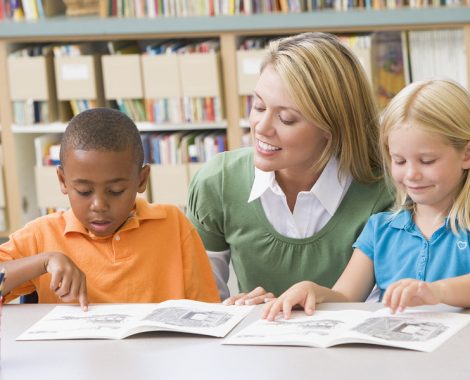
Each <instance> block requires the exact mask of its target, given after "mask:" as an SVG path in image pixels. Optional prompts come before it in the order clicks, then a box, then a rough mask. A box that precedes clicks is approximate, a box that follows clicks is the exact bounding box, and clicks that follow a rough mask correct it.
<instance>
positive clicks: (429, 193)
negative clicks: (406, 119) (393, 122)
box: [388, 126, 470, 214]
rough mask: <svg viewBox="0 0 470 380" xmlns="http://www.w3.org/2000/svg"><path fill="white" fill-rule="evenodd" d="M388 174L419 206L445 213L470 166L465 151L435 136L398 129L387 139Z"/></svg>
mask: <svg viewBox="0 0 470 380" xmlns="http://www.w3.org/2000/svg"><path fill="white" fill-rule="evenodd" d="M388 146H389V153H390V157H391V174H392V177H393V179H394V181H395V183H396V185H397V186H398V187H399V188H401V189H402V190H403V191H405V192H406V193H407V194H408V196H409V197H410V198H411V199H412V200H413V201H414V202H415V203H416V206H417V207H418V208H419V207H431V208H432V209H434V210H436V211H437V212H443V213H444V214H446V213H447V212H448V211H449V209H450V207H451V206H452V204H453V202H454V199H455V197H456V196H457V194H458V192H459V191H460V188H461V182H462V176H463V172H464V170H465V169H468V168H469V167H470V158H469V155H468V153H466V152H467V149H464V150H462V151H459V150H457V149H455V148H454V147H453V146H452V145H450V144H448V143H446V141H445V140H444V139H443V138H441V137H439V136H436V135H434V134H431V133H429V132H425V131H424V130H422V129H420V128H417V127H406V126H400V127H398V128H395V129H394V130H392V131H391V132H390V135H389V137H388Z"/></svg>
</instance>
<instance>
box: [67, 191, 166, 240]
mask: <svg viewBox="0 0 470 380" xmlns="http://www.w3.org/2000/svg"><path fill="white" fill-rule="evenodd" d="M63 215H64V220H65V228H64V235H66V234H68V233H69V232H78V233H81V234H83V235H87V236H90V237H92V238H94V239H101V237H100V238H98V237H96V236H95V235H93V234H91V233H90V232H89V231H88V230H87V229H86V228H85V226H84V225H83V224H82V223H81V222H80V221H79V220H78V219H77V217H76V216H75V214H74V213H73V211H72V209H69V210H67V211H66V212H64V214H63ZM166 217H167V212H166V209H165V208H164V207H163V206H161V205H158V204H150V203H148V202H147V201H146V200H144V199H142V198H137V199H136V201H135V206H134V209H133V210H132V211H131V212H130V214H129V218H128V219H127V221H126V222H125V223H124V225H122V226H121V228H120V229H119V230H118V231H119V232H121V231H125V230H130V229H133V228H137V227H139V225H140V222H141V221H143V220H146V219H164V218H166ZM118 231H116V232H118ZM104 238H107V237H104Z"/></svg>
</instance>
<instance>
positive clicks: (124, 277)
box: [0, 198, 220, 303]
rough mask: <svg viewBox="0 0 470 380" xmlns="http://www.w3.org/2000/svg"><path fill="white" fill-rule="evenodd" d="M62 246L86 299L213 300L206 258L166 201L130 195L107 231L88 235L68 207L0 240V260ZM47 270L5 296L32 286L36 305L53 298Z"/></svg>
mask: <svg viewBox="0 0 470 380" xmlns="http://www.w3.org/2000/svg"><path fill="white" fill-rule="evenodd" d="M52 251H55V252H62V253H64V254H65V255H67V256H68V257H70V258H71V259H72V260H73V262H74V263H75V264H76V265H77V266H78V267H79V268H80V269H81V270H82V271H83V272H84V273H85V275H86V281H87V289H88V299H89V301H90V302H97V303H98V302H99V303H101V302H110V303H111V302H112V303H121V302H122V303H127V302H161V301H165V300H168V299H180V298H186V299H192V300H199V301H206V302H220V298H219V295H218V291H217V286H216V284H215V279H214V275H213V273H212V270H211V267H210V264H209V259H208V257H207V254H206V251H205V249H204V246H203V244H202V242H201V239H200V238H199V235H198V234H197V232H196V230H195V229H194V227H193V226H192V224H191V223H190V222H189V221H188V219H186V217H185V216H184V214H183V213H182V212H181V211H180V210H179V209H178V208H176V207H174V206H171V205H159V204H158V205H157V204H149V203H148V202H146V201H145V200H143V199H140V198H138V199H137V200H136V207H135V210H134V212H133V213H132V215H131V216H130V217H129V219H128V220H127V221H126V223H125V224H124V225H123V226H122V227H121V228H120V229H119V230H118V231H117V232H116V233H115V234H114V235H112V236H109V237H104V238H103V237H95V236H94V235H93V234H90V233H89V232H88V230H86V229H85V227H84V226H83V225H82V224H81V223H80V222H79V221H78V220H77V219H76V218H75V215H74V214H73V212H72V210H69V211H65V212H57V213H54V214H51V215H47V216H43V217H40V218H38V219H36V220H34V221H32V222H30V223H28V224H26V226H25V227H23V228H22V229H20V230H18V231H16V232H15V233H13V234H12V235H11V236H10V240H9V241H8V242H7V243H5V244H3V245H1V246H0V261H7V260H11V259H19V258H22V257H27V256H31V255H35V254H38V253H42V252H52ZM50 280H51V276H50V275H49V274H48V273H47V274H45V275H43V276H40V277H38V278H35V279H33V280H31V281H28V282H27V283H25V284H23V285H21V286H19V287H17V288H16V289H14V290H13V291H12V292H11V293H10V294H9V295H8V296H7V297H6V299H7V301H8V300H11V299H13V298H16V297H17V296H19V295H23V294H28V293H31V292H32V291H34V290H36V291H37V292H38V296H39V302H41V303H59V302H60V300H58V298H57V297H56V295H55V294H54V293H53V292H52V291H51V289H50V288H49V285H50Z"/></svg>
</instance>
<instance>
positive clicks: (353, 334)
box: [224, 309, 470, 352]
mask: <svg viewBox="0 0 470 380" xmlns="http://www.w3.org/2000/svg"><path fill="white" fill-rule="evenodd" d="M469 322H470V315H467V314H460V313H451V312H441V311H432V310H414V309H407V310H406V311H405V312H403V313H398V314H390V311H389V309H379V310H377V311H362V310H341V311H326V310H325V311H324V310H317V311H316V312H315V313H314V314H313V315H312V316H306V315H305V313H304V312H303V311H295V312H293V314H292V318H291V319H288V320H285V319H282V318H280V319H276V320H274V321H272V322H269V321H266V320H258V321H256V322H254V323H252V324H251V325H249V326H247V327H245V328H244V329H242V330H241V331H239V332H238V333H237V334H235V335H233V336H231V337H229V338H228V339H226V340H225V341H224V344H237V345H270V346H276V345H279V346H308V347H320V348H327V347H332V346H336V345H340V344H348V343H364V344H375V345H381V346H390V347H397V348H405V349H410V350H417V351H427V352H430V351H433V350H435V349H436V348H437V347H438V346H440V345H441V344H442V343H444V342H445V341H446V340H448V339H449V338H450V337H451V336H453V335H454V334H456V333H457V332H458V331H459V330H461V329H463V328H464V327H465V326H466V325H467V324H468V323H469Z"/></svg>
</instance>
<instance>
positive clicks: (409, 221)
mask: <svg viewBox="0 0 470 380" xmlns="http://www.w3.org/2000/svg"><path fill="white" fill-rule="evenodd" d="M390 218H391V221H390V226H391V227H393V228H396V229H399V230H407V231H409V230H411V229H414V226H415V223H414V221H413V214H412V213H411V211H410V210H406V209H404V210H401V211H400V212H398V213H396V214H391V216H390ZM444 226H445V227H446V228H450V221H449V217H448V216H446V217H445V219H444Z"/></svg>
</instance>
